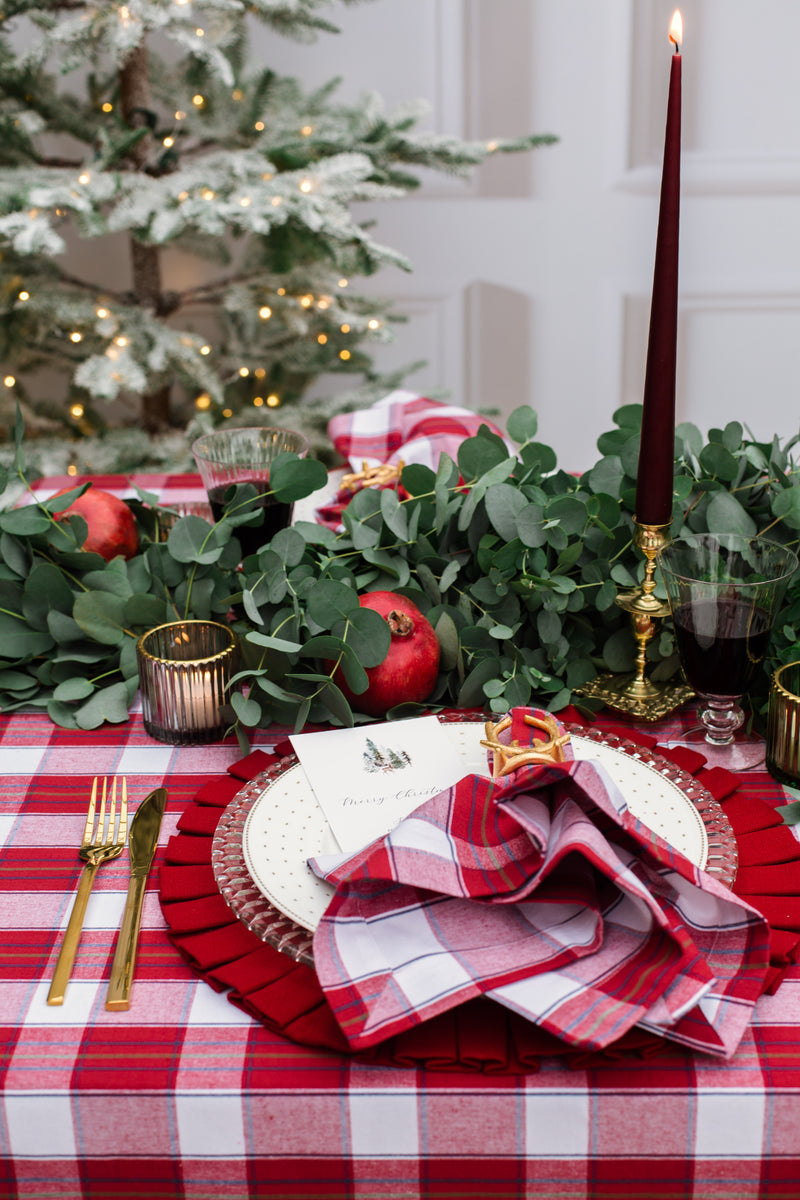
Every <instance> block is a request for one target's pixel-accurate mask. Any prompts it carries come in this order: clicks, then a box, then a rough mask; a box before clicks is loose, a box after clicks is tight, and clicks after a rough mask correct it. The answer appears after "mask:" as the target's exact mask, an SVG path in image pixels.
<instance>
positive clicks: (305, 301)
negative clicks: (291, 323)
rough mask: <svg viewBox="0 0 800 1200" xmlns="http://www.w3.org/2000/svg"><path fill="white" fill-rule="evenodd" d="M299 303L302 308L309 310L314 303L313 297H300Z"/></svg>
mask: <svg viewBox="0 0 800 1200" xmlns="http://www.w3.org/2000/svg"><path fill="white" fill-rule="evenodd" d="M300 303H301V305H302V306H303V308H311V305H312V304H313V303H314V297H313V296H301V297H300Z"/></svg>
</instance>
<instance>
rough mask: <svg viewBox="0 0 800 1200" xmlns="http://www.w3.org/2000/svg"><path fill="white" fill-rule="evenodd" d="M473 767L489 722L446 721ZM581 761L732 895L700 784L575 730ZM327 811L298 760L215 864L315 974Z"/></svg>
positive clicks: (475, 769) (724, 829) (250, 805)
mask: <svg viewBox="0 0 800 1200" xmlns="http://www.w3.org/2000/svg"><path fill="white" fill-rule="evenodd" d="M440 720H442V722H443V723H444V724H445V725H446V728H447V731H448V734H449V736H451V737H452V738H453V739H454V742H455V745H456V747H457V749H458V750H459V753H460V754H461V756H462V758H463V760H464V774H465V775H467V774H472V773H481V774H486V773H487V772H488V767H487V759H486V751H485V750H484V748H483V747H482V746H481V745H480V740H481V737H482V736H483V728H484V722H483V718H480V719H479V720H478V719H476V720H470V721H468V720H465V719H464V717H463V716H461V715H459V716H457V717H454V718H450V717H449V716H448V717H444V716H443V717H441V718H440ZM567 729H568V730H569V732H570V734H571V735H572V746H573V750H574V752H575V757H576V758H592V759H596V760H597V761H599V763H600V764H601V765H602V766H603V767H604V768H605V770H606V771H607V772H608V774H609V775H610V777H611V778H612V779H613V781H614V782H615V783H616V785H617V786H618V787H619V789H620V791H621V792H622V794H623V795H624V797H625V799H626V801H627V804H628V807H629V809H630V810H631V812H633V813H634V815H635V816H637V817H638V818H639V819H640V820H641V821H642V822H643V823H644V824H645V825H647V826H648V827H649V828H650V829H652V830H653V831H654V832H655V833H658V834H659V835H660V836H661V837H663V838H664V840H665V841H667V842H669V843H670V845H672V846H674V847H675V849H676V850H679V851H680V852H681V853H682V854H683V855H684V856H685V857H686V858H688V859H689V860H690V862H693V863H694V864H695V865H696V866H698V867H701V868H702V869H704V870H705V871H706V872H707V873H708V874H709V875H713V876H715V877H716V878H717V879H719V880H720V881H721V882H722V883H724V884H726V885H727V886H730V885H731V884H732V883H733V881H734V879H735V877H736V869H737V865H738V854H737V849H736V838H735V835H734V833H733V829H732V828H731V825H730V822H729V821H728V818H727V817H726V816H725V813H724V812H723V810H722V808H721V807H720V805H719V804H718V803H717V801H716V800H715V799H714V797H713V796H712V795H711V793H710V792H709V791H708V790H707V789H706V788H704V787H703V786H702V785H701V784H700V783H698V781H697V780H696V779H695V778H694V776H693V775H690V774H689V773H688V772H687V771H682V770H681V769H680V768H679V767H676V766H675V765H674V764H673V763H671V762H669V761H668V760H667V759H665V758H663V757H662V756H661V755H659V754H655V753H653V752H652V751H650V750H646V749H643V748H642V747H641V746H637V745H636V744H635V743H634V742H629V741H627V740H626V739H624V738H620V737H617V736H616V735H614V734H609V733H603V732H601V731H599V730H593V729H584V728H583V727H580V726H567ZM336 849H337V847H336V843H335V841H334V839H333V837H332V835H331V833H330V831H329V829H328V825H327V821H326V820H325V817H324V815H323V812H322V809H321V808H320V806H319V804H318V803H317V800H316V797H315V796H314V793H313V791H312V789H311V786H310V784H309V783H308V780H307V778H306V775H305V772H304V771H303V769H302V767H301V766H300V764H299V763H298V761H297V758H296V757H295V756H294V755H289V756H288V757H287V758H284V759H281V761H280V762H279V763H276V764H275V765H274V766H272V767H270V768H268V769H267V770H266V771H262V772H261V773H260V774H259V775H257V776H256V777H255V779H253V780H252V781H251V782H250V783H248V784H246V785H245V787H243V788H242V789H241V791H240V792H238V793H237V794H236V796H235V797H234V798H233V800H232V801H231V802H230V804H229V805H228V806H227V808H226V809H225V811H224V813H223V814H222V817H221V819H220V822H219V825H218V826H217V832H216V834H215V836H214V840H213V846H212V853H211V864H212V868H213V870H214V876H215V879H216V882H217V886H218V888H219V890H220V892H221V894H222V896H223V898H224V899H225V901H226V903H227V904H228V905H229V906H230V908H231V909H232V911H233V912H234V913H235V914H236V916H237V917H238V918H239V920H240V921H242V922H243V923H244V924H245V925H246V926H247V928H248V929H250V930H252V932H253V933H255V934H257V936H258V937H260V938H262V940H263V941H265V942H268V943H269V944H270V945H272V946H275V947H276V948H277V949H279V950H281V951H283V952H284V953H286V954H289V955H291V956H292V957H293V958H295V959H297V960H298V961H300V962H304V963H307V964H308V965H312V964H313V956H312V952H311V945H312V939H313V934H314V930H315V929H316V927H317V925H318V923H319V921H320V919H321V917H322V914H323V913H324V911H325V909H326V907H327V905H328V902H329V899H330V896H331V891H332V889H331V885H330V884H328V883H326V882H324V881H323V880H321V879H318V878H317V876H316V875H315V874H314V873H313V871H311V870H310V868H309V867H308V866H307V862H306V860H307V859H309V858H311V857H313V856H315V855H318V854H327V853H334V852H336Z"/></svg>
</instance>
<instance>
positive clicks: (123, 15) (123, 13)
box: [119, 4, 131, 24]
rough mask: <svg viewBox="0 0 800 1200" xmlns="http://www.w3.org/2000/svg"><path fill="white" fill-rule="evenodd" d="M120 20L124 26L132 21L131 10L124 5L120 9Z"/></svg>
mask: <svg viewBox="0 0 800 1200" xmlns="http://www.w3.org/2000/svg"><path fill="white" fill-rule="evenodd" d="M119 19H120V21H122V22H123V23H124V24H127V22H128V21H130V19H131V14H130V10H129V9H128V7H127V5H125V4H123V5H122V6H121V7H120V10H119Z"/></svg>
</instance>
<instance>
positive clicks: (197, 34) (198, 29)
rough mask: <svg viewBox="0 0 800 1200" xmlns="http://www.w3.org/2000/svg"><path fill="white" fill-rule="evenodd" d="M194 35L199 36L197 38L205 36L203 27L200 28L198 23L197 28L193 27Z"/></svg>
mask: <svg viewBox="0 0 800 1200" xmlns="http://www.w3.org/2000/svg"><path fill="white" fill-rule="evenodd" d="M194 36H195V37H199V38H202V37H205V36H206V31H205V29H201V28H200V26H199V25H198V27H197V29H195V31H194Z"/></svg>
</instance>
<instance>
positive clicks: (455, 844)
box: [311, 710, 769, 1057]
mask: <svg viewBox="0 0 800 1200" xmlns="http://www.w3.org/2000/svg"><path fill="white" fill-rule="evenodd" d="M540 715H541V714H540ZM512 716H513V722H514V723H513V726H512V731H511V732H512V735H513V736H515V738H516V739H517V740H518V741H519V743H520V744H521V745H525V744H526V743H527V742H528V741H529V740H531V739H530V731H529V728H528V727H527V726H526V725H525V724H524V723H523V717H524V713H523V711H522V710H516V711H515V713H514V714H512ZM311 865H312V867H313V868H314V869H315V870H316V871H317V873H318V874H321V875H324V876H325V878H327V879H328V880H329V881H330V882H332V883H333V884H334V885H335V886H336V893H335V895H334V897H333V899H332V901H331V903H330V905H329V907H328V909H327V911H326V913H325V916H324V918H323V920H322V922H321V924H320V926H319V927H318V929H317V932H316V934H315V938H314V962H315V966H316V970H317V974H318V976H319V980H320V983H321V985H322V988H323V990H324V992H325V994H326V996H327V998H328V1001H329V1003H330V1005H331V1008H332V1009H333V1011H334V1013H335V1015H336V1017H337V1020H338V1021H339V1024H340V1026H341V1028H342V1030H343V1032H344V1034H345V1036H346V1037H347V1039H348V1041H349V1043H350V1045H351V1046H353V1047H354V1048H362V1047H367V1046H371V1045H375V1044H376V1043H378V1042H380V1041H382V1040H383V1039H385V1038H387V1037H389V1036H391V1035H395V1034H397V1033H400V1032H402V1031H403V1030H406V1029H409V1028H411V1027H413V1026H415V1025H417V1024H418V1023H419V1022H421V1021H425V1020H428V1019H430V1018H432V1017H435V1016H437V1015H438V1014H440V1013H442V1012H445V1011H447V1010H449V1009H451V1008H453V1007H455V1006H457V1005H461V1004H463V1003H465V1002H466V1001H468V1000H470V999H472V998H473V997H476V996H478V995H481V994H484V995H486V996H488V997H490V998H491V999H493V1000H495V1001H497V1002H499V1003H500V1004H503V1005H505V1006H506V1007H508V1008H510V1009H511V1010H512V1011H514V1012H515V1013H517V1014H519V1015H520V1016H523V1017H525V1018H526V1019H527V1020H530V1021H533V1022H534V1023H536V1024H538V1025H540V1026H541V1028H542V1029H544V1030H546V1031H547V1032H549V1033H551V1034H555V1035H556V1036H557V1037H559V1038H561V1039H562V1040H564V1041H566V1042H567V1043H568V1044H570V1045H573V1046H580V1047H582V1048H586V1049H590V1050H597V1049H601V1048H604V1047H606V1046H608V1045H610V1044H612V1043H613V1042H614V1041H616V1040H617V1039H618V1038H620V1037H621V1036H622V1035H623V1034H624V1033H626V1031H628V1030H629V1029H631V1028H632V1027H633V1026H635V1025H638V1026H641V1027H642V1028H644V1029H647V1030H648V1031H650V1032H654V1033H657V1034H659V1035H660V1036H663V1037H665V1038H668V1039H671V1040H673V1041H676V1042H679V1043H681V1044H683V1045H686V1046H690V1047H692V1048H695V1049H699V1050H704V1051H707V1052H709V1053H711V1054H715V1055H720V1056H725V1057H727V1056H729V1055H731V1054H732V1053H733V1052H734V1051H735V1049H736V1047H737V1045H738V1044H739V1041H740V1039H741V1037H742V1034H743V1033H744V1030H745V1028H746V1027H747V1024H748V1022H749V1019H750V1016H751V1013H752V1008H753V1006H754V1004H755V1001H756V999H757V998H758V996H759V994H760V992H761V989H762V985H763V981H764V977H765V973H766V969H767V964H768V955H769V929H768V925H767V923H766V921H765V919H764V917H763V916H762V915H761V914H760V913H758V912H756V911H755V910H754V909H752V908H750V906H749V905H748V904H746V903H745V902H744V901H742V900H740V899H739V898H738V897H736V896H734V895H733V893H732V892H730V891H729V890H728V889H727V888H725V887H724V886H723V885H722V884H720V883H718V882H717V881H716V880H714V879H713V878H711V877H710V876H708V875H706V874H705V873H704V872H702V871H700V870H698V869H697V868H695V867H694V866H693V865H692V864H691V863H689V862H688V861H687V860H686V859H684V858H683V857H682V856H681V855H680V854H678V853H677V852H675V851H674V850H673V849H672V848H671V847H670V846H668V845H667V844H666V843H665V842H664V841H662V840H661V839H660V838H658V837H657V836H656V835H654V834H653V833H652V832H651V831H650V830H648V829H647V828H645V827H644V826H643V825H641V823H640V822H639V821H638V820H636V818H634V817H633V816H632V814H630V813H629V812H628V810H627V807H626V804H625V801H624V799H623V797H622V796H621V795H620V794H619V792H618V790H617V789H616V787H615V785H614V784H613V783H612V782H611V781H610V779H609V778H608V777H607V776H606V774H605V772H604V771H603V770H602V768H601V767H600V766H599V765H597V764H595V763H592V762H590V761H583V762H574V761H568V762H566V763H563V764H559V765H558V766H552V767H541V766H524V767H520V768H518V769H517V770H516V771H514V772H513V773H512V774H511V775H509V776H507V777H505V778H502V779H493V778H490V777H489V776H488V775H487V776H483V775H470V776H467V777H466V778H465V779H463V780H462V781H461V782H460V783H459V784H457V785H456V787H454V788H451V789H449V790H448V791H445V792H442V793H440V794H439V795H438V796H436V797H434V798H433V799H432V800H430V801H428V802H427V803H426V804H424V805H422V806H421V807H420V808H418V809H417V810H416V811H415V812H414V813H413V814H411V816H410V817H408V818H406V820H404V821H402V822H401V823H400V824H399V825H398V826H397V827H396V828H395V829H394V830H393V831H392V832H391V833H390V834H388V835H387V836H386V837H385V838H382V839H380V840H379V841H378V842H375V843H373V844H372V845H371V846H369V847H367V848H366V849H365V850H363V851H361V852H359V853H358V854H355V855H351V856H349V857H348V858H346V859H344V860H343V861H342V860H339V861H335V862H333V863H331V861H330V860H326V861H322V860H316V861H314V862H312V864H311Z"/></svg>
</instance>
